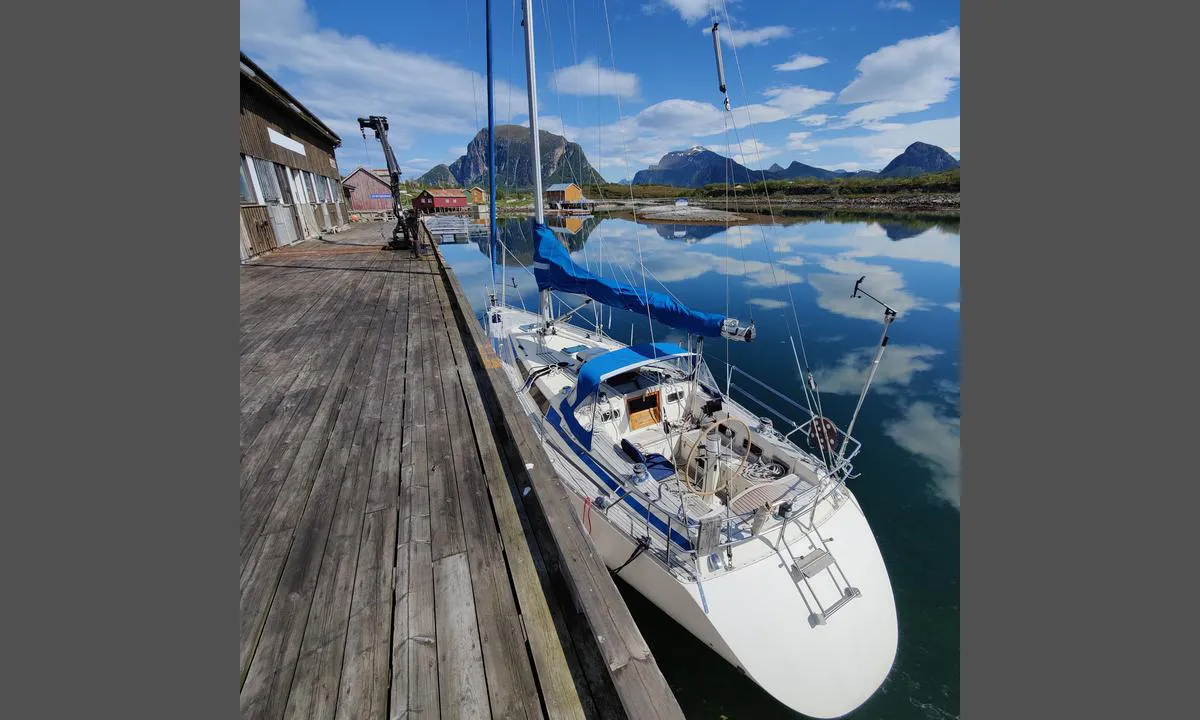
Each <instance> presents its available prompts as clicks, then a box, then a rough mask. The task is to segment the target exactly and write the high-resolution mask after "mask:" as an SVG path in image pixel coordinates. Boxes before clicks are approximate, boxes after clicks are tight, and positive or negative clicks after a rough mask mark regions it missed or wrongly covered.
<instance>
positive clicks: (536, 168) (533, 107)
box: [521, 0, 552, 327]
mask: <svg viewBox="0 0 1200 720" xmlns="http://www.w3.org/2000/svg"><path fill="white" fill-rule="evenodd" d="M523 9H524V13H525V19H524V20H523V21H522V22H521V24H522V25H524V26H525V82H526V84H527V85H528V86H529V92H528V97H529V135H530V137H531V139H532V141H533V221H534V223H536V224H537V225H542V224H544V223H545V222H546V216H545V213H544V211H543V209H542V146H541V142H540V141H539V138H538V114H537V70H536V65H535V62H534V59H533V0H524V3H523ZM538 310H539V312H540V314H541V316H542V322H543V323H544V324H545V326H546V327H549V325H550V320H551V319H552V318H551V317H550V313H551V308H550V291H549V290H542V291H541V292H539V293H538Z"/></svg>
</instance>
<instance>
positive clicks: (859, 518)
mask: <svg viewBox="0 0 1200 720" xmlns="http://www.w3.org/2000/svg"><path fill="white" fill-rule="evenodd" d="M489 6H490V2H489ZM523 6H524V18H525V21H524V23H523V25H524V32H525V53H526V58H525V59H526V73H527V81H528V100H529V126H530V135H531V138H532V156H533V157H532V161H533V163H534V173H533V175H534V178H535V182H536V183H537V186H536V189H535V193H534V211H535V212H534V218H533V221H532V224H533V233H534V242H535V247H534V267H533V273H534V276H535V278H536V281H537V286H538V290H539V307H538V310H537V312H532V311H527V310H525V309H524V308H517V307H514V306H511V305H510V304H508V303H507V302H506V297H505V295H504V288H505V284H504V282H501V283H500V284H499V285H498V286H497V285H496V283H495V281H494V268H495V257H496V242H497V233H496V222H497V221H496V212H495V206H494V202H495V201H494V187H495V178H494V169H493V168H494V165H495V163H494V162H489V175H490V181H491V187H492V188H493V191H492V196H493V199H492V203H493V205H492V212H491V215H490V218H491V220H490V223H491V257H492V265H493V292H492V293H491V296H490V299H489V303H488V308H487V311H486V318H485V320H484V322H485V324H486V327H487V332H488V335H489V336H490V338H491V340H492V342H493V344H494V347H495V348H496V350H497V352H498V355H499V357H500V358H501V360H502V364H503V367H504V370H505V373H506V375H507V377H508V379H509V381H510V382H511V385H512V389H513V390H514V391H515V392H516V394H517V397H518V398H519V400H520V402H521V405H522V407H523V408H524V410H525V412H526V414H527V416H528V420H529V422H530V423H532V425H533V427H534V428H535V430H536V431H537V434H538V436H539V438H540V439H541V442H542V443H543V444H544V447H545V449H546V452H547V454H548V456H549V457H550V458H551V461H552V463H553V465H554V469H555V471H556V473H557V475H558V477H559V479H560V480H561V482H562V484H563V486H564V487H565V488H566V489H567V490H568V491H569V492H570V493H571V497H573V498H575V499H576V500H577V503H576V512H577V513H578V515H579V517H580V519H581V522H582V523H583V525H584V527H585V528H587V529H588V531H589V532H590V535H591V539H592V542H593V543H594V545H595V548H596V550H597V552H598V553H599V555H600V556H601V557H602V558H603V560H604V562H605V563H606V564H607V566H608V567H609V568H610V569H611V570H612V571H613V572H614V573H617V575H618V577H619V578H620V579H622V580H624V581H625V582H627V583H628V584H629V585H630V586H632V587H633V588H634V589H635V590H637V591H638V592H639V593H641V594H642V595H643V596H645V597H646V598H647V599H649V600H650V601H651V602H653V603H654V604H655V605H656V606H657V607H659V608H660V609H661V610H662V611H663V612H665V613H666V614H667V615H669V616H670V617H671V618H672V619H674V620H675V621H676V622H678V623H679V624H680V625H681V626H682V627H684V628H685V629H687V630H688V631H689V632H690V633H691V634H692V635H694V636H695V637H696V638H698V639H699V640H700V641H702V642H703V643H705V644H706V645H707V646H708V647H710V648H712V650H713V651H714V652H715V653H716V654H717V655H718V656H720V657H721V658H723V659H724V661H726V662H728V663H729V664H730V665H732V666H733V667H735V668H737V669H738V670H740V671H741V672H743V673H744V674H745V675H747V676H748V677H749V678H750V679H752V680H753V681H754V682H755V683H757V684H758V685H759V686H760V687H762V688H763V689H764V690H765V691H766V692H767V693H769V694H770V695H772V696H773V697H775V698H776V699H777V700H778V701H779V702H781V703H783V704H784V705H786V706H787V707H789V708H791V709H793V710H795V711H796V712H799V713H802V714H804V715H807V716H810V717H816V718H833V717H840V716H842V715H845V714H846V713H848V712H850V711H852V710H854V709H855V708H857V707H859V706H860V705H862V704H863V703H864V702H865V701H866V700H867V699H868V698H869V697H871V695H872V694H874V693H875V691H876V690H877V689H878V688H879V687H880V686H881V685H882V683H883V682H884V680H885V678H886V677H887V675H888V673H889V671H890V669H891V667H892V664H893V661H894V659H895V655H896V648H897V639H898V626H897V619H896V608H895V601H894V598H893V594H892V588H891V583H890V580H889V578H888V573H887V569H886V567H885V565H884V561H883V558H882V555H881V553H880V550H879V547H878V545H877V543H876V540H875V537H874V534H873V533H872V531H871V528H870V525H869V523H868V522H867V519H866V517H865V515H864V513H863V510H862V507H861V506H860V505H859V503H858V501H857V500H856V499H855V497H854V494H853V493H852V492H851V491H850V489H849V488H848V487H847V480H849V479H851V478H853V477H856V475H855V474H854V471H853V467H852V464H851V463H852V461H853V460H854V459H855V457H856V456H857V455H858V453H859V451H860V449H861V446H860V443H859V442H858V441H857V440H856V439H855V438H854V437H853V436H852V435H851V432H852V429H853V425H854V421H855V419H856V418H857V416H858V411H859V409H861V407H862V400H863V397H865V395H866V393H867V389H868V387H869V386H870V383H871V380H872V379H873V378H874V370H875V368H877V367H878V363H879V360H880V358H881V357H882V355H883V351H884V349H885V348H886V345H887V328H888V326H889V325H890V324H891V322H892V321H893V320H894V319H895V311H893V310H892V309H891V308H890V307H887V306H886V304H885V303H883V302H882V301H879V300H878V299H876V298H874V297H873V296H870V294H869V293H866V291H865V290H862V288H861V283H862V280H861V279H860V281H859V283H858V284H856V285H855V288H854V294H855V296H863V297H870V298H871V299H872V300H875V301H876V302H879V303H880V304H881V305H883V307H884V308H885V312H884V333H883V336H882V338H881V340H880V343H879V346H878V348H877V350H876V354H875V357H874V361H873V365H872V371H871V373H870V375H869V377H868V378H867V381H866V385H864V387H863V391H862V395H860V397H859V403H858V407H857V408H856V409H855V412H854V418H852V419H851V421H850V423H849V425H848V426H847V428H846V429H845V430H843V429H842V428H841V427H839V426H838V425H836V424H835V423H834V422H833V421H832V420H830V419H829V418H827V417H824V416H823V415H822V414H820V411H819V407H820V405H819V403H818V404H817V406H816V407H817V409H815V410H814V409H813V404H812V402H811V396H810V391H811V394H815V392H816V390H817V388H816V385H815V382H813V379H812V375H811V373H810V374H809V376H808V383H807V384H806V385H805V387H804V392H805V398H806V403H805V405H801V404H800V403H799V402H797V401H796V400H794V399H792V398H789V397H787V396H786V395H785V394H783V393H781V392H779V391H777V390H775V389H774V388H772V387H771V386H770V385H768V384H767V383H764V382H761V381H759V380H757V379H756V378H753V377H751V376H749V375H746V374H744V373H743V374H742V375H739V376H738V377H739V381H741V378H742V377H743V376H744V377H746V378H748V379H749V380H750V381H753V382H755V383H757V384H758V386H759V387H761V388H762V389H763V391H764V392H766V393H769V394H770V395H771V396H772V402H774V403H775V404H776V405H779V404H780V403H783V404H786V405H787V406H788V407H790V408H792V410H793V414H796V412H799V413H800V420H796V421H792V422H791V423H790V424H791V425H792V427H791V428H790V429H787V431H786V432H783V431H782V430H780V429H776V428H775V427H774V423H773V420H772V419H771V418H770V417H766V416H763V415H759V414H756V413H755V412H752V411H751V410H750V409H749V408H748V407H747V405H749V404H752V403H750V401H749V400H747V399H746V398H754V396H753V395H751V394H750V393H746V392H739V397H741V398H742V401H741V402H739V401H737V400H735V399H733V398H732V397H731V396H730V394H729V393H730V390H731V384H732V383H731V378H732V373H733V370H734V369H733V368H730V369H727V370H726V372H725V381H726V382H725V388H724V390H723V389H722V387H721V384H720V383H719V382H718V381H717V379H716V378H715V377H714V375H713V373H712V372H711V370H710V369H709V366H708V365H707V363H706V362H705V357H704V352H703V346H704V342H705V340H706V339H724V340H727V341H730V342H745V343H753V342H754V340H755V339H756V336H757V331H756V328H755V326H754V325H753V324H752V323H751V324H743V323H742V322H740V321H739V320H738V319H736V318H733V317H727V316H724V315H721V314H717V313H709V312H704V311H701V310H697V309H693V308H690V307H687V306H686V305H684V304H683V303H681V302H679V301H678V300H677V299H675V298H674V297H672V296H670V295H668V294H662V293H658V292H654V291H650V290H649V289H648V288H647V287H646V286H645V284H644V282H643V286H642V287H636V286H634V285H631V284H629V283H625V282H620V281H617V280H614V279H609V278H605V277H602V276H600V275H597V274H595V273H593V272H591V271H589V270H588V269H586V268H584V267H581V266H579V265H577V264H576V263H575V262H574V261H573V260H572V258H571V256H570V254H569V252H568V251H567V249H566V248H565V247H564V246H563V242H562V241H561V240H560V239H559V238H558V237H557V236H556V234H555V233H554V232H553V230H552V229H551V228H549V227H548V226H547V225H546V223H545V218H544V215H543V207H542V188H541V176H542V174H541V167H540V157H541V153H540V148H539V144H538V140H539V138H538V114H537V86H536V81H535V78H536V75H535V62H534V53H533V22H532V1H531V0H523ZM490 19H491V17H490V10H489V17H488V20H489V29H488V48H489V56H488V99H489V102H488V122H489V128H491V127H492V126H493V125H492V124H493V122H494V121H493V116H492V84H493V83H492V77H491V55H490V47H491V43H490ZM714 32H715V27H714ZM714 42H715V38H714ZM717 47H718V51H719V44H718V45H717ZM722 84H723V83H722ZM493 153H494V147H493V146H492V143H491V133H490V132H489V156H490V157H492V158H494V155H493ZM643 273H644V270H643ZM643 280H644V274H643ZM496 288H498V289H499V292H497V290H496ZM554 292H557V293H563V294H569V295H574V296H582V297H583V298H586V300H585V301H584V303H583V304H582V305H580V306H578V307H576V308H574V309H571V310H569V311H567V312H564V313H561V314H559V315H557V316H556V315H555V314H554V312H553V303H552V296H551V294H552V293H554ZM593 302H594V303H599V304H602V305H608V306H610V307H614V308H623V309H626V310H630V311H633V312H635V313H639V314H640V315H644V316H646V317H647V318H648V319H652V320H653V321H656V322H658V323H661V324H662V325H666V326H668V327H670V328H673V329H676V330H679V331H682V332H684V333H687V338H688V339H687V342H686V343H684V344H678V343H672V342H651V343H644V344H626V343H623V342H621V341H619V340H617V339H616V338H613V337H610V336H607V335H606V334H605V331H604V327H603V322H602V321H599V320H598V321H597V322H596V323H595V326H594V327H592V328H588V327H585V326H582V325H578V324H574V323H571V322H568V320H570V319H571V318H580V319H583V318H585V317H586V316H585V315H583V314H580V312H579V311H580V310H582V309H583V308H584V307H587V306H588V305H590V304H591V303H593ZM793 347H794V345H793ZM797 365H799V360H798V359H797ZM739 372H740V371H739ZM755 401H756V402H757V403H758V404H760V405H762V407H764V408H767V410H768V411H769V412H770V413H771V414H774V415H775V416H777V417H780V418H784V417H787V416H786V415H785V414H783V413H780V412H778V411H777V410H776V409H774V408H773V407H772V406H770V405H767V404H766V403H765V402H762V401H761V400H758V399H757V398H755Z"/></svg>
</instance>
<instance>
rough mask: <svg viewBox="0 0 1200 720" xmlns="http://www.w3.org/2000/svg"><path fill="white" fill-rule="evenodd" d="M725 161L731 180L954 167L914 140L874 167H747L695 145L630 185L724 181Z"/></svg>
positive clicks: (905, 174) (822, 177)
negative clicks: (849, 169)
mask: <svg viewBox="0 0 1200 720" xmlns="http://www.w3.org/2000/svg"><path fill="white" fill-rule="evenodd" d="M726 163H730V165H729V180H730V181H731V182H735V183H744V182H755V181H759V180H762V179H763V176H764V175H765V176H766V179H767V180H832V179H834V178H853V177H909V176H912V175H923V174H925V173H931V172H941V171H943V170H953V169H954V168H957V167H958V161H957V160H955V159H954V157H953V156H952V155H950V154H949V153H948V152H946V151H945V150H943V149H941V148H940V147H938V146H936V145H928V144H926V143H923V142H915V143H913V144H912V145H909V146H908V148H907V149H906V150H905V151H904V152H903V153H901V154H900V155H897V156H896V157H895V159H893V160H892V161H891V162H890V163H888V165H887V167H885V168H884V169H883V170H881V171H879V172H876V171H874V170H854V171H848V170H826V169H825V168H819V167H813V166H812V165H805V164H804V163H802V162H799V161H796V160H793V161H792V163H791V164H790V165H788V166H787V167H782V166H781V165H780V164H779V163H773V164H772V165H771V167H769V168H767V169H766V170H764V171H758V170H751V169H749V168H747V167H746V166H744V165H741V164H739V163H737V162H734V161H732V160H730V159H729V158H726V157H725V156H723V155H718V154H717V153H715V152H713V151H712V150H709V149H708V148H705V147H701V146H699V145H697V146H696V147H693V148H689V149H687V150H676V151H673V152H669V153H667V154H666V155H663V156H662V159H661V160H659V161H658V162H657V163H655V164H654V165H651V166H650V167H649V168H648V169H646V170H639V171H638V172H637V174H636V175H634V176H633V184H634V185H674V186H675V187H693V188H694V187H703V186H704V185H708V184H711V183H724V182H725V177H726V175H725V171H726Z"/></svg>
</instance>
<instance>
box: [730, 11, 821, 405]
mask: <svg viewBox="0 0 1200 720" xmlns="http://www.w3.org/2000/svg"><path fill="white" fill-rule="evenodd" d="M720 2H721V5H722V8H723V10H724V14H725V23H726V25H728V26H729V29H730V33H731V34H730V37H729V45H730V47H731V48H732V49H733V59H734V65H735V67H736V68H737V73H738V83H739V85H740V86H741V88H742V93H743V95H748V93H747V91H746V80H745V76H744V75H743V73H742V65H741V59H740V57H739V55H738V51H737V42H736V36H735V35H733V34H732V33H733V23H732V22H731V20H730V17H729V7H728V4H727V3H726V0H720ZM713 10H714V18H715V12H716V8H715V7H714V8H713ZM714 22H716V20H715V19H714ZM726 98H727V99H728V93H726ZM745 110H746V119H747V126H749V125H752V124H753V118H752V117H751V114H750V109H749V107H747V108H745ZM726 113H727V114H728V116H729V118H730V121H731V124H732V127H733V132H734V137H735V139H736V140H737V144H738V150H739V153H740V154H741V155H742V156H743V157H745V151H744V148H743V146H742V139H741V133H740V132H739V131H738V127H737V117H736V115H734V113H733V111H732V110H730V109H729V105H728V104H726ZM751 139H752V140H754V146H755V147H754V149H755V156H756V160H757V163H758V165H759V174H760V177H761V178H762V184H763V192H764V194H765V196H766V201H767V212H768V214H769V215H770V217H771V226H772V227H775V226H776V223H775V211H774V208H773V206H772V204H771V189H770V187H769V186H768V185H767V178H766V172H765V171H764V170H762V151H761V143H759V142H758V140H757V138H756V137H755V136H754V135H753V131H751ZM759 234H760V237H761V238H762V242H763V246H764V248H765V249H766V251H767V255H768V259H769V260H770V262H769V266H770V269H771V277H772V280H773V282H774V283H775V286H776V287H779V286H780V285H781V283H780V282H779V278H778V275H777V274H776V272H775V265H776V262H775V258H774V252H773V251H772V250H771V246H770V243H769V242H768V241H767V237H766V233H765V231H764V230H763V228H762V227H761V226H759ZM784 287H785V289H786V291H787V297H788V305H789V307H790V309H791V311H792V318H791V321H792V325H793V326H794V327H795V330H796V337H797V338H798V339H799V340H800V354H801V356H802V357H803V359H804V367H803V368H802V369H801V373H802V375H804V374H805V373H807V376H808V377H807V378H804V377H802V378H801V384H802V387H803V388H804V397H805V403H806V404H807V405H808V409H809V413H810V414H812V413H813V405H814V404H815V405H816V406H817V410H816V412H817V413H821V414H822V415H823V411H822V409H821V402H820V396H819V393H818V392H817V390H816V384H815V382H812V370H811V365H810V363H809V360H808V352H807V349H806V347H805V343H804V332H803V330H802V329H801V327H800V318H799V314H798V313H797V311H796V301H795V297H794V295H793V293H792V287H791V283H790V282H788V283H787V284H786V285H784ZM810 382H811V383H812V389H813V397H810V394H809V384H810ZM814 401H815V402H814Z"/></svg>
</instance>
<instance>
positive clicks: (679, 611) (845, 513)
mask: <svg viewBox="0 0 1200 720" xmlns="http://www.w3.org/2000/svg"><path fill="white" fill-rule="evenodd" d="M581 508H582V503H581V504H580V506H578V507H576V513H577V514H579V515H580V517H581V519H584V521H585V527H587V526H588V525H587V522H586V519H585V518H584V516H583V511H582V510H581ZM589 514H590V516H591V517H590V526H591V537H592V542H593V544H594V545H595V547H596V550H597V551H598V552H599V554H600V556H601V558H602V559H603V560H604V562H605V564H606V565H607V566H608V567H609V569H610V570H613V569H616V568H617V567H619V566H620V565H622V564H623V563H624V562H625V561H626V560H628V559H629V556H630V555H631V554H632V553H633V551H634V549H635V544H634V543H633V542H631V541H630V539H629V538H628V537H626V536H625V535H623V534H621V533H620V532H618V531H617V530H616V529H615V528H614V527H613V526H612V525H611V524H610V523H609V522H608V521H607V520H606V519H605V518H604V515H603V514H602V513H601V512H599V511H597V510H594V509H593V510H592V511H591V512H590V513H589ZM821 529H822V532H823V534H824V536H825V537H826V538H827V539H828V538H830V537H832V538H833V539H834V545H838V544H839V538H846V539H850V538H854V537H858V536H861V534H862V532H863V530H864V529H865V530H866V531H867V533H869V532H870V531H869V528H866V519H865V518H864V517H863V515H862V513H861V512H860V511H859V509H858V508H857V506H856V505H854V504H853V503H852V504H851V505H849V506H845V507H844V508H843V509H842V511H839V512H838V513H836V514H835V515H834V517H833V518H831V519H830V520H829V521H827V522H826V524H824V525H823V526H822V528H821ZM868 537H870V536H869V535H868ZM849 544H850V543H846V544H845V545H841V546H839V547H838V553H839V560H840V561H841V562H843V563H847V564H849V563H852V564H853V566H854V568H855V586H856V587H858V588H859V589H860V590H861V591H862V596H861V597H858V598H856V599H855V600H854V601H853V602H850V603H847V604H846V605H845V606H844V607H843V608H841V609H840V610H838V612H837V614H836V616H835V617H834V618H832V619H831V620H830V621H829V622H828V623H827V624H824V625H816V626H814V625H813V624H812V623H810V620H809V618H810V615H811V612H810V609H809V608H808V607H807V606H806V604H805V602H804V599H803V598H802V597H801V596H800V593H799V591H798V590H797V588H796V585H795V583H794V582H793V581H792V579H791V575H790V574H789V572H788V569H787V567H786V566H785V565H784V563H783V561H782V560H780V558H779V557H778V556H774V557H768V558H766V559H764V560H760V561H758V562H756V563H753V564H752V565H749V566H746V567H740V568H738V569H737V570H736V571H735V572H732V573H726V574H724V575H721V576H717V577H715V578H711V579H709V580H706V581H702V583H701V584H697V583H684V582H680V581H679V580H678V579H677V578H676V577H674V576H673V575H671V574H669V573H667V572H666V571H665V570H664V569H663V568H662V566H661V565H659V564H658V563H656V562H653V561H652V560H650V559H649V558H638V559H636V560H634V561H633V562H632V563H630V564H629V565H627V566H626V567H625V568H624V569H623V570H621V573H620V577H621V579H622V580H624V581H625V582H627V583H628V584H629V585H630V586H631V587H633V588H634V589H635V590H637V591H638V592H639V593H640V594H641V595H642V596H643V597H645V598H646V599H648V600H649V601H650V602H652V603H654V605H655V606H656V607H658V608H659V609H660V610H662V611H663V612H664V613H666V614H667V615H668V616H669V617H671V619H673V620H674V621H675V622H677V623H679V624H680V625H681V626H683V627H684V628H685V629H686V630H687V631H688V632H690V633H691V634H692V635H693V636H695V637H696V638H697V639H699V640H700V641H701V642H703V643H704V644H705V645H708V646H709V647H710V648H712V650H713V651H714V652H716V653H717V654H718V655H720V656H721V657H722V658H723V659H724V660H725V661H726V662H728V663H729V664H731V665H733V666H734V667H736V668H737V669H738V670H740V671H741V672H743V673H744V674H746V675H747V676H748V677H749V678H750V679H751V680H753V681H754V682H755V683H756V684H757V685H759V686H760V687H762V688H763V689H764V690H766V691H767V692H768V693H769V694H770V695H771V696H772V697H774V698H775V699H776V700H778V701H779V702H781V703H783V704H784V705H786V706H788V707H789V708H791V709H793V710H795V711H797V712H800V713H802V714H804V715H807V716H809V717H814V718H836V717H841V716H843V715H845V714H847V713H849V712H851V711H852V710H854V709H855V708H857V707H859V706H860V705H862V703H864V702H865V701H866V700H867V699H868V698H869V697H870V696H871V695H872V694H874V692H875V691H876V690H877V689H878V688H879V686H880V685H882V684H883V681H884V679H885V678H886V677H887V675H888V672H889V671H890V670H891V667H892V664H893V662H894V661H895V657H896V648H897V642H898V627H897V620H896V608H895V603H894V600H893V597H892V592H891V586H890V582H889V580H888V577H887V572H886V569H885V568H884V565H883V559H882V557H881V556H880V554H879V550H878V548H877V547H876V546H875V543H874V542H873V541H872V542H870V543H859V544H858V546H857V547H854V548H849V547H846V545H849ZM869 566H873V569H874V571H873V572H867V569H868V567H869ZM701 585H702V586H703V597H702V593H701ZM705 604H707V606H708V612H707V613H706V612H705V610H704V606H705Z"/></svg>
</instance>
